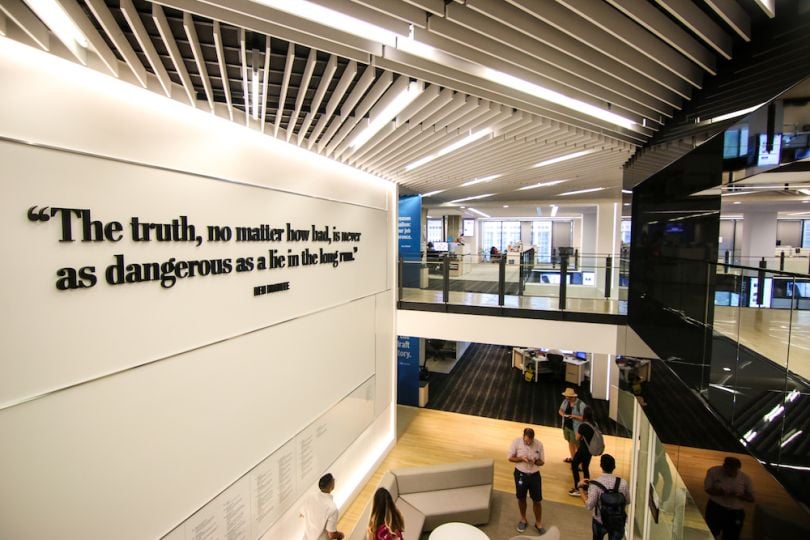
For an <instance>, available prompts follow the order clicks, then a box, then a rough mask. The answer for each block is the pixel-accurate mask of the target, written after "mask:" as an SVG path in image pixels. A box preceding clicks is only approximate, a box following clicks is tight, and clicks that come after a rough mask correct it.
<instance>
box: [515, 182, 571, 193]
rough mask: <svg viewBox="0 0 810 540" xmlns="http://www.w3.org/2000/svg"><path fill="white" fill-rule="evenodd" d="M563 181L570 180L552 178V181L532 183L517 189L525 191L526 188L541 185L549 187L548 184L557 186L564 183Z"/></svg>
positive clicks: (539, 186)
mask: <svg viewBox="0 0 810 540" xmlns="http://www.w3.org/2000/svg"><path fill="white" fill-rule="evenodd" d="M563 182H568V180H551V181H550V182H540V183H539V184H532V185H530V186H523V187H522V188H517V189H516V190H515V191H523V190H526V189H535V188H541V187H548V186H556V185H557V184H562V183H563Z"/></svg>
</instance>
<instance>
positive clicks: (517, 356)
mask: <svg viewBox="0 0 810 540" xmlns="http://www.w3.org/2000/svg"><path fill="white" fill-rule="evenodd" d="M532 353H535V354H532ZM527 360H528V361H531V362H534V382H537V381H538V379H539V373H540V369H539V368H540V362H547V361H548V360H546V355H545V354H543V353H541V352H540V351H539V350H538V349H521V348H519V347H513V348H512V367H513V368H518V369H519V370H520V371H521V372H522V373H524V374H525V373H526V361H527Z"/></svg>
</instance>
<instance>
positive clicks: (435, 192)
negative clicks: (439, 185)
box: [422, 189, 447, 197]
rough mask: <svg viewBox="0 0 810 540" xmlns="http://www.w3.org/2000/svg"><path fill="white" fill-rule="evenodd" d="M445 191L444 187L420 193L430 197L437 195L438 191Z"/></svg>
mask: <svg viewBox="0 0 810 540" xmlns="http://www.w3.org/2000/svg"><path fill="white" fill-rule="evenodd" d="M445 191H447V190H446V189H437V190H436V191H429V192H427V193H424V194H423V195H422V197H432V196H433V195H438V194H439V193H443V192H445Z"/></svg>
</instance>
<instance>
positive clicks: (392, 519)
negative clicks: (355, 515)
mask: <svg viewBox="0 0 810 540" xmlns="http://www.w3.org/2000/svg"><path fill="white" fill-rule="evenodd" d="M403 530H405V521H404V520H403V519H402V514H400V512H399V510H397V507H396V506H395V505H394V499H393V498H391V494H390V493H389V492H388V490H387V489H385V488H383V487H381V488H377V491H376V492H375V493H374V502H373V503H372V505H371V518H370V519H369V520H368V532H367V534H366V539H367V540H402V531H403Z"/></svg>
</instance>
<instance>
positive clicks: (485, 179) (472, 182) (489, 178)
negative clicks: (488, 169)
mask: <svg viewBox="0 0 810 540" xmlns="http://www.w3.org/2000/svg"><path fill="white" fill-rule="evenodd" d="M501 176H502V175H500V174H493V175H491V176H485V177H483V178H476V179H474V180H470V181H469V182H464V183H463V184H461V187H467V186H473V185H475V184H482V183H484V182H491V181H493V180H495V179H496V178H500V177H501Z"/></svg>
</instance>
